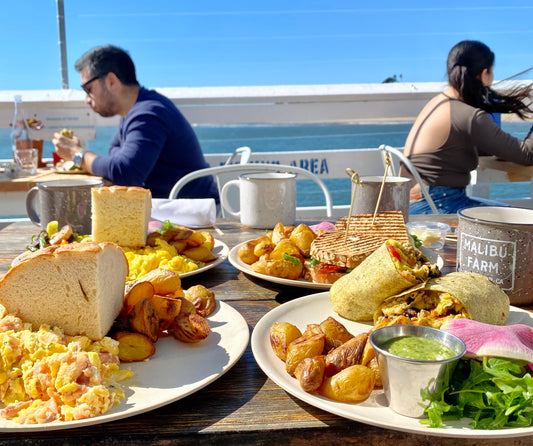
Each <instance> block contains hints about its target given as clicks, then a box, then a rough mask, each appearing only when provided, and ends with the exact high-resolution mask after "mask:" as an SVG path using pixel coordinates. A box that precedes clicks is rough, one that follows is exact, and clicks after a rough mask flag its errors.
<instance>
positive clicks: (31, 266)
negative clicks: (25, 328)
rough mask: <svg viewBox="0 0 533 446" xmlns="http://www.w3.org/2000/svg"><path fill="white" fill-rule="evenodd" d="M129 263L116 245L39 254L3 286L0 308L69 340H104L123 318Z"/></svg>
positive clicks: (15, 270)
mask: <svg viewBox="0 0 533 446" xmlns="http://www.w3.org/2000/svg"><path fill="white" fill-rule="evenodd" d="M127 274H128V261H127V260H126V257H125V255H124V253H123V251H122V249H121V248H120V247H119V246H117V245H115V244H113V243H94V242H88V243H71V244H68V245H59V246H50V247H48V248H44V249H40V250H38V251H36V252H34V253H32V254H30V255H28V256H26V257H24V259H22V260H21V261H20V263H18V264H17V265H15V266H13V267H12V268H11V269H10V270H9V271H8V272H7V274H6V275H5V276H4V278H3V279H2V280H1V281H0V303H1V304H2V305H4V306H5V307H6V308H7V310H8V311H9V312H10V313H12V314H15V315H17V316H19V317H20V318H21V319H22V320H23V321H24V322H30V323H31V324H32V325H33V326H34V329H38V328H39V327H40V325H42V324H48V325H52V326H58V327H60V328H61V329H62V330H63V331H64V332H65V333H66V334H68V335H85V336H88V337H89V338H91V339H101V338H103V337H104V336H105V335H106V334H107V332H108V331H109V329H110V328H111V326H112V325H113V321H114V320H115V318H116V317H117V315H118V314H119V312H120V310H121V308H122V304H123V299H124V285H125V280H126V276H127Z"/></svg>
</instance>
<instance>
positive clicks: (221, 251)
mask: <svg viewBox="0 0 533 446" xmlns="http://www.w3.org/2000/svg"><path fill="white" fill-rule="evenodd" d="M228 252H229V248H228V245H226V244H225V243H224V242H221V241H220V240H216V239H215V246H214V248H213V253H214V254H215V255H216V256H217V259H216V260H214V261H212V262H209V263H208V264H207V265H205V266H202V267H201V268H198V269H195V270H194V271H189V272H188V273H182V274H180V278H181V279H184V278H185V277H189V276H194V275H196V274H200V273H203V272H204V271H207V270H208V269H211V268H214V267H215V266H217V265H220V264H221V263H222V262H223V261H224V260H226V258H227V257H228Z"/></svg>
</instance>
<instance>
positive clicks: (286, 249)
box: [269, 239, 303, 261]
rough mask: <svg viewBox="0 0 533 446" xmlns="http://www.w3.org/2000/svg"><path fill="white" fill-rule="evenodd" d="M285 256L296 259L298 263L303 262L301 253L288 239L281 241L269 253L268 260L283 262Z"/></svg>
mask: <svg viewBox="0 0 533 446" xmlns="http://www.w3.org/2000/svg"><path fill="white" fill-rule="evenodd" d="M285 254H288V255H290V256H293V257H297V258H299V259H300V261H303V257H302V253H301V252H300V250H299V249H298V246H296V245H295V244H294V243H292V242H291V241H290V240H289V239H283V240H281V241H280V242H279V243H278V244H277V245H276V246H275V248H274V249H273V250H272V251H271V252H270V255H269V258H270V259H272V260H283V258H284V255H285Z"/></svg>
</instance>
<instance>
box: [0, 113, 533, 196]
mask: <svg viewBox="0 0 533 446" xmlns="http://www.w3.org/2000/svg"><path fill="white" fill-rule="evenodd" d="M411 125H412V123H410V122H401V123H395V122H390V123H334V124H330V123H325V124H282V125H279V124H275V125H256V124H253V125H197V126H195V127H194V130H195V132H196V134H197V136H198V139H199V141H200V144H201V146H202V150H203V151H204V153H232V152H233V151H234V150H235V149H236V148H238V147H241V146H249V147H250V148H251V149H252V152H269V151H294V150H320V151H327V150H334V149H353V148H375V147H379V146H380V145H381V144H389V145H391V146H394V147H401V146H403V145H404V142H405V139H406V138H407V134H408V133H409V130H410V128H411ZM530 127H531V123H526V122H504V123H502V128H503V129H504V130H505V131H506V132H508V133H510V134H512V135H514V136H516V137H518V138H521V139H523V138H525V136H526V135H527V133H528V132H529V129H530ZM114 133H115V128H111V127H98V128H97V130H96V139H95V140H91V141H88V142H87V145H88V148H89V150H91V151H93V152H95V153H97V154H106V153H107V151H108V147H109V141H110V140H111V137H112V136H113V134H114ZM53 150H54V147H53V145H52V143H51V142H50V141H45V143H44V150H43V154H44V157H45V158H50V157H51V156H52V152H53ZM10 157H11V144H10V140H9V129H0V159H4V158H10ZM302 183H303V186H302V187H301V188H300V187H299V188H298V194H297V202H298V205H299V206H307V205H316V204H323V203H324V199H323V194H322V192H321V191H320V190H319V188H317V187H307V186H306V185H305V183H304V182H302ZM325 183H326V185H327V186H328V188H329V189H330V191H331V194H332V199H333V203H334V204H338V205H341V204H349V202H350V181H349V180H348V181H344V180H326V181H325ZM312 185H313V184H312V182H310V181H309V186H312ZM529 191H530V184H529V183H511V184H504V185H494V186H492V188H491V192H490V194H491V198H493V199H501V198H518V197H524V196H529Z"/></svg>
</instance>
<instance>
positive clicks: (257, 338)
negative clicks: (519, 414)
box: [251, 292, 533, 438]
mask: <svg viewBox="0 0 533 446" xmlns="http://www.w3.org/2000/svg"><path fill="white" fill-rule="evenodd" d="M314 301H317V302H318V303H320V304H322V305H321V308H322V307H325V309H324V313H323V314H322V315H314V316H313V317H314V318H316V320H310V321H307V322H305V323H320V322H321V321H322V320H323V319H325V318H326V317H327V316H328V315H332V316H333V317H335V318H336V319H338V320H339V322H341V323H343V324H345V323H346V324H348V325H353V324H358V325H365V326H368V329H370V328H371V325H370V323H368V324H365V323H357V322H353V321H348V320H346V319H344V318H342V317H341V316H339V315H338V314H336V313H334V312H333V309H332V307H331V304H330V305H329V306H324V305H323V304H324V303H326V302H325V301H327V302H328V303H330V301H329V292H322V293H315V294H310V295H307V296H303V297H299V298H297V299H293V300H290V301H288V302H286V303H284V304H281V305H280V306H278V307H276V308H274V309H272V310H270V311H269V312H268V313H266V314H265V315H264V316H263V317H262V318H261V319H260V320H259V321H258V322H257V324H256V325H255V327H254V330H253V332H252V336H251V348H252V354H253V355H254V358H255V360H256V362H257V364H258V365H259V367H260V368H261V370H263V372H264V373H265V375H267V376H268V378H270V379H271V380H272V381H273V382H274V383H276V384H277V385H278V386H279V387H281V388H282V389H283V390H285V391H286V392H287V393H289V394H291V395H293V396H294V397H296V398H298V399H300V400H302V401H304V402H306V403H308V404H310V405H312V406H314V407H317V408H319V409H321V410H324V411H326V412H329V413H332V414H334V415H338V416H340V417H343V418H346V419H349V420H352V421H357V422H360V423H365V424H369V425H372V426H376V427H380V428H384V429H391V430H396V431H402V432H408V433H415V434H421V435H429V436H435V437H454V438H509V437H523V436H527V435H533V426H530V427H524V428H503V429H494V430H482V429H472V428H471V427H470V426H469V424H468V419H462V420H459V421H454V422H452V421H451V422H448V426H447V427H444V428H430V427H429V426H425V425H422V424H420V423H419V419H416V418H409V417H405V416H402V415H399V414H396V413H395V412H394V411H392V410H391V409H389V408H388V407H386V406H385V407H368V406H364V402H363V403H361V405H357V404H349V403H340V402H336V401H332V400H329V399H327V398H324V397H321V396H320V395H316V394H312V393H306V392H304V391H302V390H301V389H300V387H299V386H298V384H297V381H296V379H295V378H291V377H290V376H289V375H288V374H287V373H286V372H285V371H284V370H282V371H281V372H280V373H278V370H276V368H272V367H271V366H270V363H271V360H272V361H276V364H277V366H278V368H279V366H280V364H282V363H281V360H280V359H279V358H278V357H277V356H275V354H274V353H273V351H272V349H271V348H270V349H269V347H270V344H269V338H268V333H269V329H270V326H271V324H272V323H273V322H280V321H284V322H291V320H288V319H287V318H286V317H285V318H284V317H283V316H284V314H287V312H288V311H287V310H289V311H293V310H294V311H296V310H298V311H299V312H300V313H301V311H302V309H303V308H304V307H305V305H306V303H307V304H309V303H314ZM510 310H511V311H516V312H519V313H521V314H527V315H528V318H529V322H530V325H531V326H533V315H532V314H531V313H529V312H528V311H527V310H523V309H521V308H518V307H514V306H511V307H510ZM319 319H320V320H319ZM303 323H304V322H302V324H303ZM521 323H523V322H521ZM298 328H302V327H300V326H299V327H298ZM353 334H356V332H353ZM267 344H268V345H267ZM277 361H279V362H277ZM287 382H289V383H290V385H289V384H287ZM374 392H377V394H376V395H377V396H378V397H379V396H380V395H381V394H383V390H382V389H379V390H374ZM359 408H360V409H359ZM354 409H355V413H354ZM373 410H374V411H375V410H380V411H388V412H389V413H390V417H389V420H391V421H390V422H384V421H380V420H376V419H373V418H372V416H371V415H370V416H369V415H368V413H372V411H373ZM360 412H366V413H367V415H364V414H361V413H360ZM380 413H381V412H380ZM384 413H385V412H384ZM396 418H398V419H399V420H400V421H399V422H398V423H394V420H395V419H396ZM415 423H417V424H415Z"/></svg>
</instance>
